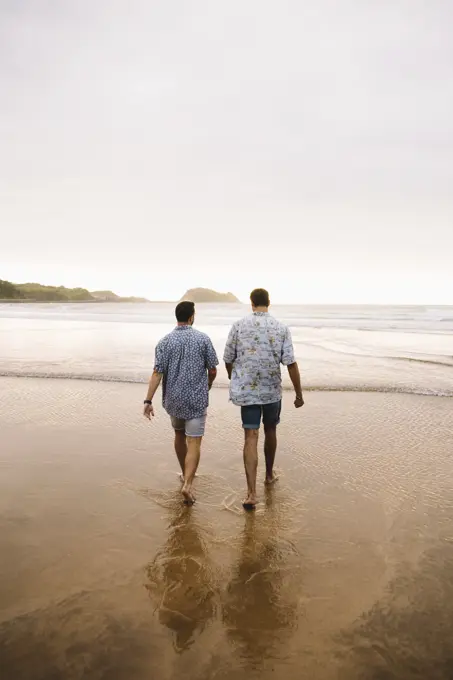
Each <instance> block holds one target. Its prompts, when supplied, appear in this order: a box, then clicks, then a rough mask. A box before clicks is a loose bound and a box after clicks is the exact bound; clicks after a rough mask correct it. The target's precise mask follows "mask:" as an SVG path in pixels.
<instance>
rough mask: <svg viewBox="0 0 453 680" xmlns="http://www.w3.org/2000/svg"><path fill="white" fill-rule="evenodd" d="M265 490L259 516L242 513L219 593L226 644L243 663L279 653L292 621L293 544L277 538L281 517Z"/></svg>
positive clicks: (254, 663)
mask: <svg viewBox="0 0 453 680" xmlns="http://www.w3.org/2000/svg"><path fill="white" fill-rule="evenodd" d="M282 507H283V506H280V512H278V511H277V509H276V507H275V506H274V503H273V494H272V491H270V490H268V491H267V494H266V510H265V514H264V515H257V514H255V513H250V514H247V515H246V516H245V527H244V530H243V533H242V539H241V547H240V551H239V558H238V560H237V563H236V565H235V566H234V568H233V575H232V577H231V579H230V581H229V583H228V586H227V588H226V592H225V595H224V598H223V607H222V611H223V623H224V625H225V627H226V630H227V636H228V638H229V640H230V642H231V646H232V649H233V651H234V652H235V653H237V654H239V655H240V656H241V658H242V659H243V661H244V664H242V665H245V666H246V667H250V668H258V667H259V666H260V665H261V664H262V663H263V662H264V661H265V660H266V659H276V658H281V655H282V653H283V654H284V650H285V648H286V645H285V641H286V640H287V639H288V637H290V636H291V632H292V630H293V629H294V628H295V627H296V625H297V590H295V589H294V585H295V582H296V581H299V582H300V574H298V573H297V571H298V570H297V568H296V565H295V564H293V569H292V570H291V571H290V570H289V563H288V559H287V558H288V556H292V557H294V555H295V551H294V548H293V547H292V546H291V545H290V544H289V543H287V542H285V541H284V540H283V537H282V536H281V534H282V525H281V523H282V517H281V510H282Z"/></svg>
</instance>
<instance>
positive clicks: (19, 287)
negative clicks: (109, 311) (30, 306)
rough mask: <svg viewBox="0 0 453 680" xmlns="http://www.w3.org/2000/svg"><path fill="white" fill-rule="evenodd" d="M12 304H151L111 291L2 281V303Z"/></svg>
mask: <svg viewBox="0 0 453 680" xmlns="http://www.w3.org/2000/svg"><path fill="white" fill-rule="evenodd" d="M1 300H4V301H11V302H149V300H146V298H140V297H120V296H119V295H116V294H115V293H112V291H111V290H96V291H93V292H90V291H89V290H87V289H86V288H65V287H64V286H43V285H41V284H40V283H11V281H2V280H1V279H0V301H1Z"/></svg>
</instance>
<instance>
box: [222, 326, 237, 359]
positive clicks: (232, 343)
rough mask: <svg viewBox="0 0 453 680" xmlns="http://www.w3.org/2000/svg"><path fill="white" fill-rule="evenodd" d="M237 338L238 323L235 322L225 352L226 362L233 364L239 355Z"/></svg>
mask: <svg viewBox="0 0 453 680" xmlns="http://www.w3.org/2000/svg"><path fill="white" fill-rule="evenodd" d="M237 340H238V331H237V326H236V324H234V326H233V327H232V328H231V330H230V333H229V335H228V340H227V343H226V345H225V352H224V353H223V360H224V362H225V363H226V364H232V363H233V362H234V360H235V359H236V357H237Z"/></svg>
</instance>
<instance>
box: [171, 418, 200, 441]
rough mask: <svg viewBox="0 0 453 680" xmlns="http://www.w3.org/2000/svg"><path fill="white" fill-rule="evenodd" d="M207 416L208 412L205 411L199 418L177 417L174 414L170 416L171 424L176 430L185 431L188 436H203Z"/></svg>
mask: <svg viewBox="0 0 453 680" xmlns="http://www.w3.org/2000/svg"><path fill="white" fill-rule="evenodd" d="M206 416H207V413H206V412H205V413H204V415H202V416H200V417H199V418H191V419H190V420H184V419H183V418H175V417H174V416H170V417H171V424H172V426H173V429H174V430H175V431H176V432H181V431H184V432H185V433H186V437H203V435H204V429H205V425H206Z"/></svg>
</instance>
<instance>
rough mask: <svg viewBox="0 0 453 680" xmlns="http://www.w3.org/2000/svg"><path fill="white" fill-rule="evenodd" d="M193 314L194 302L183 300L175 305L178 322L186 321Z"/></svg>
mask: <svg viewBox="0 0 453 680" xmlns="http://www.w3.org/2000/svg"><path fill="white" fill-rule="evenodd" d="M194 314H195V304H194V303H193V302H189V301H188V300H184V302H180V303H179V305H176V309H175V315H176V319H177V321H179V323H187V322H188V321H189V319H190V317H191V316H193V315H194Z"/></svg>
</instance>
